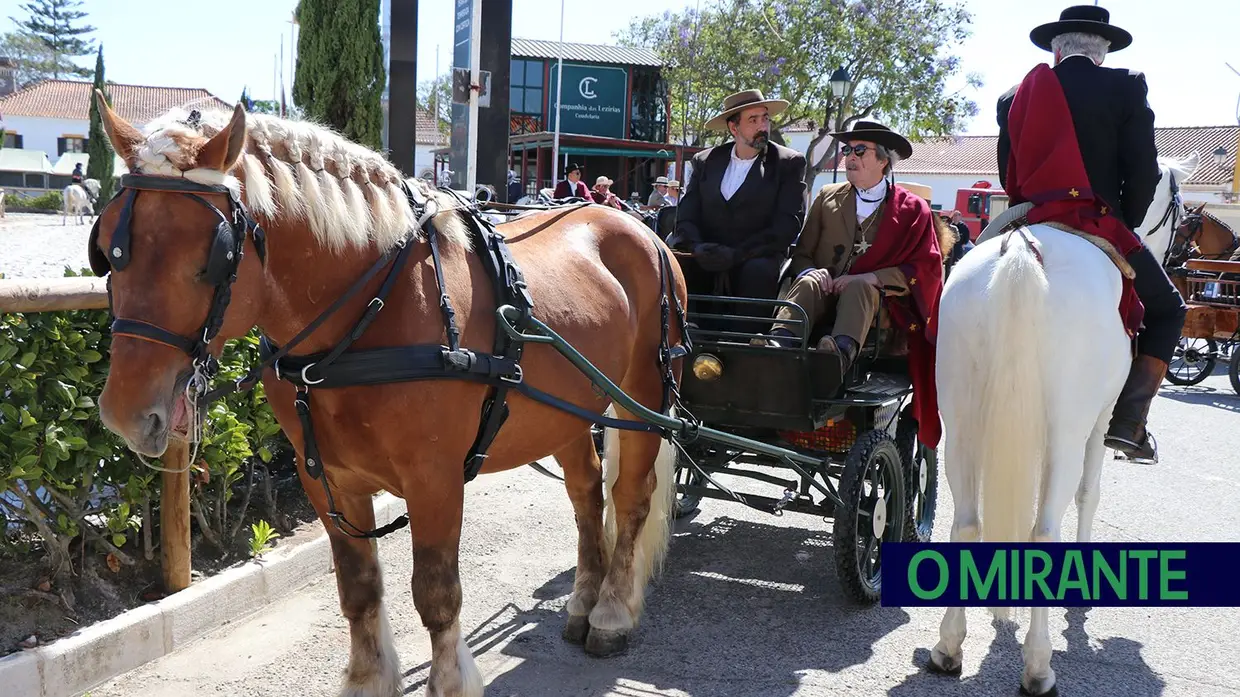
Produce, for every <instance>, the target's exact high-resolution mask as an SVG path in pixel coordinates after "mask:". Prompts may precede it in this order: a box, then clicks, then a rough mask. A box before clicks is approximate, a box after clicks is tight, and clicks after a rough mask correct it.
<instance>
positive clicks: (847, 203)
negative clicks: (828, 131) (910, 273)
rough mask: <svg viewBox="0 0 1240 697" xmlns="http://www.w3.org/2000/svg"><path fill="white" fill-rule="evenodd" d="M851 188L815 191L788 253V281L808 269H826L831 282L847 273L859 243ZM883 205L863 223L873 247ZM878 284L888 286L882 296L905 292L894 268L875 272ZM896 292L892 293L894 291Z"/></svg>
mask: <svg viewBox="0 0 1240 697" xmlns="http://www.w3.org/2000/svg"><path fill="white" fill-rule="evenodd" d="M854 191H855V190H854V189H853V186H852V184H850V183H848V182H843V183H841V184H827V185H826V186H824V187H822V188H821V189H820V190H819V191H818V195H817V196H816V197H814V202H813V203H812V204H811V205H810V208H809V214H808V216H807V217H806V220H805V227H804V229H802V230H801V236H800V237H799V238H798V239H797V243H796V245H795V246H794V247H793V250H792V262H791V265H790V267H789V274H790V277H791V278H794V279H795V278H796V277H797V276H798V275H800V274H801V273H802V272H803V271H806V270H808V269H827V270H828V271H829V272H830V273H831V277H832V278H838V277H840V276H843V275H845V274H847V273H848V269H849V268H851V267H852V264H853V261H854V260H855V259H856V257H858V256H860V254H857V253H855V247H854V245H856V244H857V243H859V242H861V230H860V227H861V226H859V225H858V223H857V197H856V195H855V193H854ZM886 210H887V206H886V204H885V203H884V204H882V205H880V206H879V207H878V208H877V209H876V210H875V211H874V213H873V214H871V216H870V217H869V218H867V219H866V221H865V223H866V225H865V227H866V234H865V241H866V242H868V243H870V244H873V243H874V240H875V238H876V237H877V235H878V227H879V223H880V222H881V221H882V215H883V214H884V213H885V212H886ZM874 274H875V275H876V276H878V280H879V283H880V284H882V285H883V286H889V288H887V289H885V291H884V292H886V293H888V294H894V295H902V294H904V293H906V292H908V285H907V283H906V281H905V278H904V272H903V271H901V270H900V269H899V268H898V267H891V268H886V269H879V270H877V271H875V272H874ZM897 288H898V289H899V290H896V289H897Z"/></svg>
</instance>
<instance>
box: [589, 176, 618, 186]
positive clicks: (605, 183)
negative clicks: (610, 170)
mask: <svg viewBox="0 0 1240 697" xmlns="http://www.w3.org/2000/svg"><path fill="white" fill-rule="evenodd" d="M612 184H615V182H614V181H612V180H610V179H608V178H607V177H606V176H600V177H599V178H598V179H595V180H594V185H595V186H611V185H612Z"/></svg>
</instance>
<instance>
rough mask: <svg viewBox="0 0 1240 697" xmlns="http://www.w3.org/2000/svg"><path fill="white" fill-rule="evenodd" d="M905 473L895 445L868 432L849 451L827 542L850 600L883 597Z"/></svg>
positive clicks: (900, 532) (900, 526)
mask: <svg viewBox="0 0 1240 697" xmlns="http://www.w3.org/2000/svg"><path fill="white" fill-rule="evenodd" d="M903 470H904V468H903V466H902V463H901V457H900V450H899V448H897V447H896V442H895V440H893V439H892V438H891V436H890V435H888V434H887V433H886V432H885V431H869V432H867V433H865V434H863V435H862V436H861V437H860V438H858V439H857V442H856V443H855V444H854V445H853V447H852V449H851V450H849V451H848V459H847V460H845V462H844V472H843V474H842V475H841V476H840V488H839V492H840V500H841V502H842V503H843V504H844V505H843V506H842V507H841V508H840V509H838V510H837V511H836V512H835V525H834V527H833V528H832V531H831V541H832V544H833V545H834V547H835V568H836V572H837V573H838V574H839V577H840V585H842V586H843V587H844V592H845V593H846V594H848V596H849V597H850V598H852V599H853V600H855V601H856V602H859V603H864V604H873V603H875V602H877V601H878V599H879V596H880V595H881V593H882V582H883V576H882V555H883V544H884V543H886V542H899V541H900V540H901V538H902V537H903V536H904V518H905V510H906V507H907V505H908V504H907V501H905V498H904V471H903Z"/></svg>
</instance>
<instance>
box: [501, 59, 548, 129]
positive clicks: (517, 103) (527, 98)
mask: <svg viewBox="0 0 1240 697" xmlns="http://www.w3.org/2000/svg"><path fill="white" fill-rule="evenodd" d="M509 87H510V89H509V92H508V98H509V109H510V110H511V111H512V113H514V114H530V115H533V116H542V113H543V62H542V61H540V60H522V59H520V58H513V59H512V74H511V76H510V78H509Z"/></svg>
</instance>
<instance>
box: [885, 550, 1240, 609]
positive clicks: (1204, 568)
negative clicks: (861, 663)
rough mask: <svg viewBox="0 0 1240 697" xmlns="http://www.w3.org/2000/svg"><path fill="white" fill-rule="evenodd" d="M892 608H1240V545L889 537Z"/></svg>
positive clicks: (889, 598)
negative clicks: (907, 539) (893, 539)
mask: <svg viewBox="0 0 1240 697" xmlns="http://www.w3.org/2000/svg"><path fill="white" fill-rule="evenodd" d="M882 604H883V605H884V606H893V607H1240V543H1234V542H1227V543H1216V542H1179V543H1177V542H1156V543H1121V542H1097V543H1090V544H1079V543H1075V542H1062V543H1038V544H1034V543H1025V544H1003V543H994V542H990V543H985V542H980V543H949V542H932V543H914V542H900V543H896V542H893V543H890V544H885V545H883V591H882Z"/></svg>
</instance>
